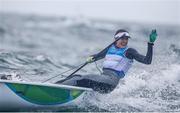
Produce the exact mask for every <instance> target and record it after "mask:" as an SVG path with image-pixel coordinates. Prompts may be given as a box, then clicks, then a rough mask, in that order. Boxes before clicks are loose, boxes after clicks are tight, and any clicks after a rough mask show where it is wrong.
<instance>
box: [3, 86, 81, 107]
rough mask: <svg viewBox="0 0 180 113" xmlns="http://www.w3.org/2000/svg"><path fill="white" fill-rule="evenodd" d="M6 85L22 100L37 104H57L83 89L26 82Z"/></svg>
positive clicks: (76, 94) (74, 95) (73, 96)
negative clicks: (61, 87)
mask: <svg viewBox="0 0 180 113" xmlns="http://www.w3.org/2000/svg"><path fill="white" fill-rule="evenodd" d="M6 85H7V86H8V87H9V88H10V89H11V90H12V91H13V92H14V93H16V94H17V95H18V96H20V97H21V98H23V99H24V100H26V101H28V102H30V103H34V104H38V105H57V104H64V103H67V102H70V101H72V100H74V99H75V98H77V97H78V96H80V95H81V94H82V93H83V91H80V90H69V89H60V88H52V87H48V86H37V85H28V84H16V83H6Z"/></svg>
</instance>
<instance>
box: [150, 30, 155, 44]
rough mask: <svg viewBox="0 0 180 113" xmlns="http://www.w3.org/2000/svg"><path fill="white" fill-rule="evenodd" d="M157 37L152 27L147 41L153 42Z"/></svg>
mask: <svg viewBox="0 0 180 113" xmlns="http://www.w3.org/2000/svg"><path fill="white" fill-rule="evenodd" d="M156 37H157V33H156V29H153V30H152V32H151V34H150V35H149V41H150V42H151V43H154V42H155V40H156Z"/></svg>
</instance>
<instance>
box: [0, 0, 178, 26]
mask: <svg viewBox="0 0 180 113" xmlns="http://www.w3.org/2000/svg"><path fill="white" fill-rule="evenodd" d="M0 11H15V12H22V13H36V14H43V15H63V16H79V15H81V16H84V17H90V18H103V19H113V20H119V21H131V22H147V23H149V22H150V23H159V24H161V23H165V24H179V25H180V0H0Z"/></svg>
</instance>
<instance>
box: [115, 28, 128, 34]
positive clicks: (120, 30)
mask: <svg viewBox="0 0 180 113" xmlns="http://www.w3.org/2000/svg"><path fill="white" fill-rule="evenodd" d="M120 32H127V33H129V32H128V31H126V30H124V29H118V30H117V31H116V33H115V34H114V35H117V34H118V33H120Z"/></svg>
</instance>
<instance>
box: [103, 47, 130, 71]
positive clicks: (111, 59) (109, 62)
mask: <svg viewBox="0 0 180 113" xmlns="http://www.w3.org/2000/svg"><path fill="white" fill-rule="evenodd" d="M127 49H128V47H125V48H117V47H115V45H112V46H111V47H110V48H109V50H108V51H107V54H106V56H105V61H104V63H103V68H109V69H112V70H115V71H117V72H123V73H124V74H125V73H126V72H127V71H128V70H129V68H130V67H131V66H132V63H133V60H132V59H128V58H127V57H126V56H125V53H126V51H127Z"/></svg>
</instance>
